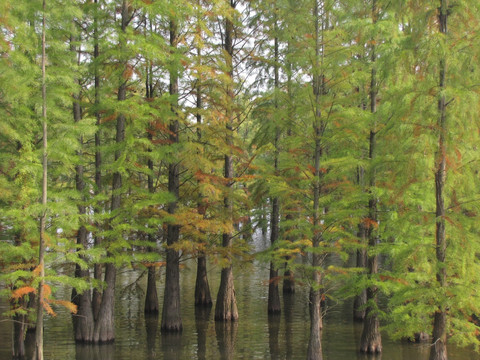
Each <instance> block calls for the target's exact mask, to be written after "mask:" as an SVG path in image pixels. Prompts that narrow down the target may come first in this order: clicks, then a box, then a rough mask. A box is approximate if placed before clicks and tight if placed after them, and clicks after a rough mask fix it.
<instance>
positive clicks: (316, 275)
mask: <svg viewBox="0 0 480 360" xmlns="http://www.w3.org/2000/svg"><path fill="white" fill-rule="evenodd" d="M313 18H314V21H315V62H314V69H313V95H314V98H315V110H314V111H315V113H314V120H313V134H314V140H315V146H314V149H315V150H314V179H313V209H312V219H313V224H312V225H313V239H312V247H313V248H314V249H316V248H318V247H319V246H320V242H321V231H320V229H319V226H320V156H321V153H322V148H321V146H322V145H321V137H322V135H323V128H324V125H323V123H322V119H321V116H322V113H321V109H320V93H321V91H320V84H321V78H322V77H321V75H320V63H319V57H320V31H319V8H318V1H317V0H314V5H313ZM323 26H324V25H322V29H323ZM322 33H323V32H322ZM322 44H323V36H322ZM322 46H323V45H322ZM321 56H322V58H323V56H324V54H323V49H322V54H321ZM320 266H321V258H320V254H318V253H317V252H316V251H314V252H313V254H312V267H313V277H312V286H311V288H310V301H311V303H310V339H309V342H308V350H307V359H308V360H321V359H322V358H323V355H322V339H321V335H322V308H321V301H322V293H321V290H320V285H321V281H322V277H321V272H320V269H319V268H320Z"/></svg>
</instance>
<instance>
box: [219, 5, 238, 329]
mask: <svg viewBox="0 0 480 360" xmlns="http://www.w3.org/2000/svg"><path fill="white" fill-rule="evenodd" d="M228 2H229V3H230V7H231V9H232V11H233V10H234V8H235V3H234V1H233V0H230V1H228ZM233 35H234V33H233V22H232V20H231V18H229V17H227V18H226V20H225V44H224V45H225V51H226V52H227V54H228V56H227V58H226V65H227V69H228V70H227V74H228V76H229V78H230V80H229V81H230V83H229V84H227V97H228V99H227V102H228V104H227V109H226V119H227V124H226V144H227V147H228V148H229V149H227V154H225V165H224V177H225V179H226V182H227V193H226V194H225V198H224V206H225V212H226V213H227V214H229V216H230V219H231V220H232V222H233V214H232V212H233V204H232V199H231V195H230V188H231V187H232V186H233V184H232V177H233V158H232V154H231V149H230V147H231V146H232V145H233V109H232V107H233V101H234V96H235V95H234V90H233V62H232V59H233ZM222 246H223V247H224V248H225V249H226V250H227V251H229V249H230V248H231V246H232V234H231V233H227V232H225V233H223V235H222ZM228 260H229V265H227V266H226V267H225V268H223V269H222V272H221V276H220V287H219V289H218V294H217V303H216V306H215V320H218V321H231V320H237V319H238V310H237V300H236V298H235V287H234V283H233V267H232V263H231V259H228Z"/></svg>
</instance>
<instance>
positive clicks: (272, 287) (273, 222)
mask: <svg viewBox="0 0 480 360" xmlns="http://www.w3.org/2000/svg"><path fill="white" fill-rule="evenodd" d="M274 11H275V15H274V16H275V23H274V32H275V40H274V51H275V59H274V61H275V65H274V71H275V79H274V81H275V110H276V112H275V117H277V116H278V95H277V93H278V91H280V90H279V88H280V76H279V64H278V63H279V61H280V59H279V53H278V36H277V31H278V22H277V15H276V11H277V9H276V4H275V10H274ZM275 121H278V119H275ZM279 140H280V130H279V125H278V124H275V143H274V146H275V154H274V159H273V162H274V164H273V167H274V171H275V176H276V175H277V172H278V155H279V149H278V146H279V145H278V142H279ZM279 223H280V203H279V199H278V197H276V196H275V197H273V198H272V215H271V218H270V229H271V230H270V244H271V246H272V247H273V246H274V245H275V243H276V242H277V240H278V236H279ZM280 311H281V306H280V294H279V292H278V270H277V268H276V267H275V264H274V263H273V261H271V262H270V279H269V282H268V313H270V314H274V313H280Z"/></svg>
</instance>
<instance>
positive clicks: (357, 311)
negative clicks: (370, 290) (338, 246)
mask: <svg viewBox="0 0 480 360" xmlns="http://www.w3.org/2000/svg"><path fill="white" fill-rule="evenodd" d="M358 237H359V239H360V241H361V242H362V244H364V243H365V226H364V224H360V225H359V226H358ZM367 263H368V260H367V252H366V250H365V249H359V250H357V253H356V266H357V268H360V269H364V268H366V267H367ZM366 303H367V291H366V290H365V289H364V290H362V292H361V293H360V294H358V295H357V296H355V299H354V301H353V319H354V320H355V321H363V320H364V319H365V305H366Z"/></svg>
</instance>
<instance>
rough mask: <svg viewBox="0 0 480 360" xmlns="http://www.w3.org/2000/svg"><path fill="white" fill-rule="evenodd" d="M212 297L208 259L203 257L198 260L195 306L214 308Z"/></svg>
mask: <svg viewBox="0 0 480 360" xmlns="http://www.w3.org/2000/svg"><path fill="white" fill-rule="evenodd" d="M212 304H213V303H212V296H211V295H210V286H209V284H208V276H207V258H206V257H205V256H204V255H202V256H199V257H198V259H197V279H196V281H195V306H204V307H211V306H212Z"/></svg>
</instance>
